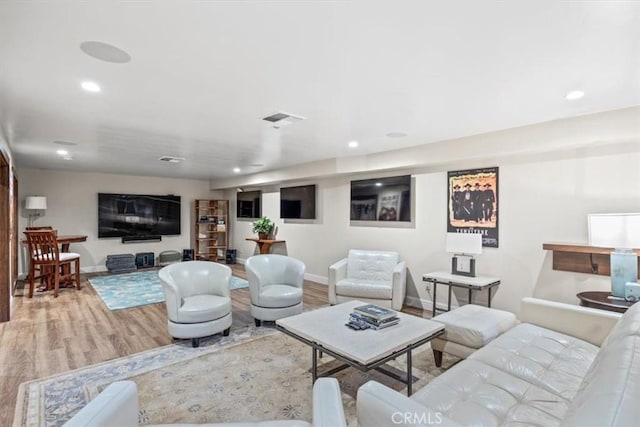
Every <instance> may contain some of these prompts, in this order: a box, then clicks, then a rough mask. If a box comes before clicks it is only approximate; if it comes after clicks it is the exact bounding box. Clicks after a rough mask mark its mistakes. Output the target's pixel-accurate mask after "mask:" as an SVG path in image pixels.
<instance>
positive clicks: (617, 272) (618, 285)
mask: <svg viewBox="0 0 640 427" xmlns="http://www.w3.org/2000/svg"><path fill="white" fill-rule="evenodd" d="M588 223H589V245H590V246H599V247H605V248H614V251H613V252H611V295H613V296H614V297H617V298H624V297H625V286H626V284H627V283H636V282H637V281H638V256H637V255H636V254H635V253H634V252H633V249H634V248H640V213H619V214H589V216H588Z"/></svg>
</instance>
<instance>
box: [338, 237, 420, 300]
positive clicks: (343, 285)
mask: <svg viewBox="0 0 640 427" xmlns="http://www.w3.org/2000/svg"><path fill="white" fill-rule="evenodd" d="M406 293H407V267H406V264H405V262H404V261H401V260H400V254H399V253H398V252H391V251H365V250H357V249H351V250H350V251H349V254H348V256H347V258H343V259H341V260H340V261H338V262H336V263H335V264H333V265H332V266H330V267H329V304H332V305H333V304H340V303H343V302H346V301H350V300H360V301H363V302H367V303H371V304H377V305H380V306H383V307H387V308H391V309H393V310H401V309H402V304H403V303H404V298H405V296H406Z"/></svg>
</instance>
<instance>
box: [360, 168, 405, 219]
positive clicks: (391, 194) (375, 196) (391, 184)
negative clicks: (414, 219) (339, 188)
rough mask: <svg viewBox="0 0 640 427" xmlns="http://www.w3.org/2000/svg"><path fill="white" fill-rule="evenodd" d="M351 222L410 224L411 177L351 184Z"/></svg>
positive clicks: (366, 180)
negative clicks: (405, 222)
mask: <svg viewBox="0 0 640 427" xmlns="http://www.w3.org/2000/svg"><path fill="white" fill-rule="evenodd" d="M351 220H352V221H407V222H411V175H403V176H392V177H387V178H375V179H363V180H359V181H351Z"/></svg>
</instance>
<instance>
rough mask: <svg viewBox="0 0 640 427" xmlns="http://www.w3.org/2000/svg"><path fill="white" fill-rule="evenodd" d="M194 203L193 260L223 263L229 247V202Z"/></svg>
mask: <svg viewBox="0 0 640 427" xmlns="http://www.w3.org/2000/svg"><path fill="white" fill-rule="evenodd" d="M195 203H196V207H195V215H196V217H195V222H194V224H195V259H197V260H204V261H224V260H225V259H226V252H227V249H228V246H229V201H228V200H196V202H195Z"/></svg>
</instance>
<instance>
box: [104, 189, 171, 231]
mask: <svg viewBox="0 0 640 427" xmlns="http://www.w3.org/2000/svg"><path fill="white" fill-rule="evenodd" d="M176 234H180V196H174V195H168V196H153V195H146V194H110V193H99V194H98V238H103V237H144V236H166V235H176Z"/></svg>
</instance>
